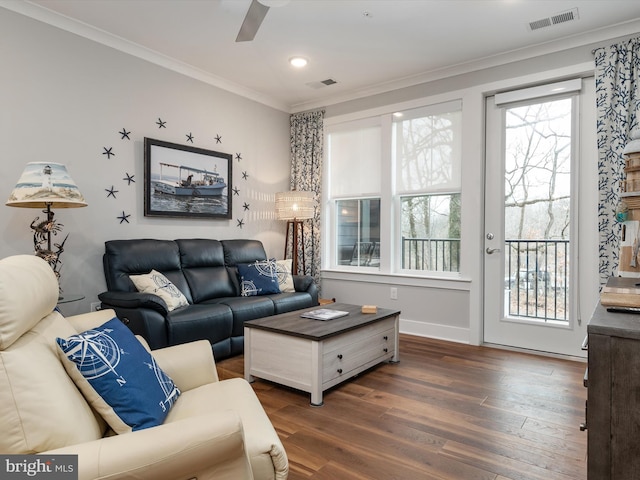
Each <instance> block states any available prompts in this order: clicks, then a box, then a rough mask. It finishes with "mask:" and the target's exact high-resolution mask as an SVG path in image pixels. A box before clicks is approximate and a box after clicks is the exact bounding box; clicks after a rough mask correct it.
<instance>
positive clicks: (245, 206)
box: [242, 202, 249, 211]
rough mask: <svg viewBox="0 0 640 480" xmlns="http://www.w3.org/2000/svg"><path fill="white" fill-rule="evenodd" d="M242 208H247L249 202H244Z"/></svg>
mask: <svg viewBox="0 0 640 480" xmlns="http://www.w3.org/2000/svg"><path fill="white" fill-rule="evenodd" d="M242 208H244V209H245V211H247V210H249V204H248V203H247V202H244V205H242Z"/></svg>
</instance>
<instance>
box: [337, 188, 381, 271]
mask: <svg viewBox="0 0 640 480" xmlns="http://www.w3.org/2000/svg"><path fill="white" fill-rule="evenodd" d="M336 209H337V214H336V217H337V220H338V221H337V222H336V223H337V233H338V237H337V242H336V243H337V247H338V264H339V265H350V266H356V267H379V266H380V199H379V198H367V199H357V200H338V201H337V202H336Z"/></svg>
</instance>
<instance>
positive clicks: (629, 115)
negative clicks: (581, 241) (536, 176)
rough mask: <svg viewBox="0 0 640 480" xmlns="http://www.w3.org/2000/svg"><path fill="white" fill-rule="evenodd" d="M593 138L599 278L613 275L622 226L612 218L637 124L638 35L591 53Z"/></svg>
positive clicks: (639, 93) (639, 101)
mask: <svg viewBox="0 0 640 480" xmlns="http://www.w3.org/2000/svg"><path fill="white" fill-rule="evenodd" d="M594 54H595V68H596V108H597V112H596V113H597V119H598V120H597V141H598V190H599V201H598V231H599V237H600V282H601V283H605V282H606V281H607V278H608V277H610V276H614V275H617V270H618V265H619V260H620V258H619V253H620V252H619V244H620V231H621V226H620V224H619V223H617V222H616V221H615V212H616V209H617V207H618V205H619V203H620V199H621V196H620V182H621V181H622V180H624V157H623V155H622V151H623V150H624V147H625V145H626V144H627V143H628V142H629V139H630V136H629V133H630V132H631V130H633V129H635V128H637V126H638V124H637V121H638V120H637V114H638V112H639V107H640V84H639V82H640V77H639V76H638V75H639V73H640V38H635V39H632V40H629V41H626V42H623V43H619V44H616V45H611V46H610V47H605V48H598V49H596V50H595V51H594Z"/></svg>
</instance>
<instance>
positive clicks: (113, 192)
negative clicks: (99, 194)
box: [104, 185, 118, 198]
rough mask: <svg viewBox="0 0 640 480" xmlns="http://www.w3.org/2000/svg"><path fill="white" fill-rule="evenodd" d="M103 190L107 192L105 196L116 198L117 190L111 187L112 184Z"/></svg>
mask: <svg viewBox="0 0 640 480" xmlns="http://www.w3.org/2000/svg"><path fill="white" fill-rule="evenodd" d="M104 191H105V192H108V193H107V198H109V197H113V198H116V193H118V190H114V189H113V185H111V188H105V189H104Z"/></svg>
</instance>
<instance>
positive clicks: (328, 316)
mask: <svg viewBox="0 0 640 480" xmlns="http://www.w3.org/2000/svg"><path fill="white" fill-rule="evenodd" d="M345 315H349V312H345V311H344V310H334V309H333V308H319V309H317V310H311V311H310V312H304V313H301V314H300V316H301V317H302V318H310V319H312V320H333V319H334V318H340V317H344V316H345Z"/></svg>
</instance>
